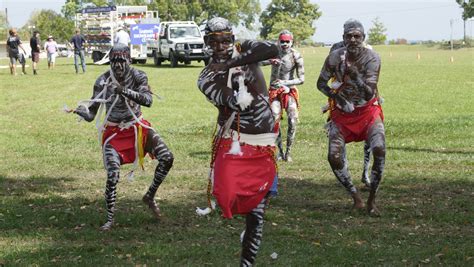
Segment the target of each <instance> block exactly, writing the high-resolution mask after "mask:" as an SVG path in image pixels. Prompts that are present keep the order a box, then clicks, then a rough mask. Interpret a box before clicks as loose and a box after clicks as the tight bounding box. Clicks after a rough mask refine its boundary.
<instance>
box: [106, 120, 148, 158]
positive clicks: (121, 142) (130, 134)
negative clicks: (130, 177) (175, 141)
mask: <svg viewBox="0 0 474 267" xmlns="http://www.w3.org/2000/svg"><path fill="white" fill-rule="evenodd" d="M140 122H141V123H142V124H144V125H146V126H149V127H151V124H150V123H149V122H148V121H147V120H144V119H142V120H141V121H140ZM135 127H137V134H138V128H139V127H141V128H142V140H141V142H139V144H141V145H142V147H143V149H145V144H146V137H147V134H148V129H147V128H145V127H142V126H141V125H140V124H139V123H138V122H137V123H135ZM115 133H117V135H115V136H114V137H113V138H112V139H111V140H110V141H109V144H110V145H112V147H113V148H114V149H115V150H116V151H117V153H118V154H119V156H120V161H121V164H127V163H133V162H135V157H136V152H135V141H136V138H137V137H136V136H135V130H134V127H129V128H128V129H120V128H119V127H118V126H106V127H105V131H104V133H103V135H102V145H103V144H104V142H105V141H106V140H107V138H109V137H110V136H112V135H113V134H115Z"/></svg>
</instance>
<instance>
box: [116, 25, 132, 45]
mask: <svg viewBox="0 0 474 267" xmlns="http://www.w3.org/2000/svg"><path fill="white" fill-rule="evenodd" d="M119 43H120V44H124V45H127V46H128V45H129V44H130V35H129V34H128V33H127V32H126V31H125V30H124V29H123V27H122V26H119V27H118V28H117V33H116V34H115V38H114V44H119Z"/></svg>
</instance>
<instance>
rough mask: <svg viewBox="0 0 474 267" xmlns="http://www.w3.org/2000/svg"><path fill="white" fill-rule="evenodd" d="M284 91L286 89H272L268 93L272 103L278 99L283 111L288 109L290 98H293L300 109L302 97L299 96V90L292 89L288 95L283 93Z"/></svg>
mask: <svg viewBox="0 0 474 267" xmlns="http://www.w3.org/2000/svg"><path fill="white" fill-rule="evenodd" d="M284 91H285V89H284V88H283V87H282V88H279V89H270V90H269V91H268V95H269V97H270V103H272V102H273V101H274V100H275V99H278V100H279V101H280V104H281V109H282V111H283V110H286V109H287V108H288V102H289V97H290V96H292V97H293V98H294V99H295V101H296V105H297V106H298V108H300V101H299V99H300V97H299V95H298V90H297V89H296V87H291V88H290V92H289V93H288V94H285V93H283V92H284Z"/></svg>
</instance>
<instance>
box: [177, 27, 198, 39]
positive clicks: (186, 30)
mask: <svg viewBox="0 0 474 267" xmlns="http://www.w3.org/2000/svg"><path fill="white" fill-rule="evenodd" d="M185 37H201V34H200V33H199V28H198V27H171V28H170V38H185Z"/></svg>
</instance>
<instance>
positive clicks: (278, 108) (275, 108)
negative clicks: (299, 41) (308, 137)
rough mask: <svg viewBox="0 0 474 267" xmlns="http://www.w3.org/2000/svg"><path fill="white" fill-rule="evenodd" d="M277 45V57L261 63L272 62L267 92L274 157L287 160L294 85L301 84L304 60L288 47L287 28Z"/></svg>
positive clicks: (295, 106)
mask: <svg viewBox="0 0 474 267" xmlns="http://www.w3.org/2000/svg"><path fill="white" fill-rule="evenodd" d="M278 46H279V48H280V49H279V50H280V53H279V55H278V57H277V58H272V59H270V60H265V61H263V62H262V63H261V64H262V65H269V64H271V65H272V74H271V78H270V90H269V95H270V103H271V107H272V113H273V117H274V118H275V121H276V122H277V124H278V139H277V145H278V150H279V153H278V159H283V160H285V161H288V162H291V161H292V158H291V155H290V153H291V146H292V145H293V143H294V140H295V135H296V124H297V123H298V110H299V96H298V89H297V88H296V85H300V84H303V83H304V62H303V58H302V57H301V54H300V53H299V52H298V51H296V50H295V49H293V48H292V46H293V34H292V33H291V32H290V31H288V30H284V31H282V32H280V34H279V36H278ZM295 74H296V75H295ZM283 110H285V111H286V114H287V116H288V133H287V136H286V151H285V152H283V145H282V137H281V124H280V120H281V118H282V115H283V114H282V113H283Z"/></svg>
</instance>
